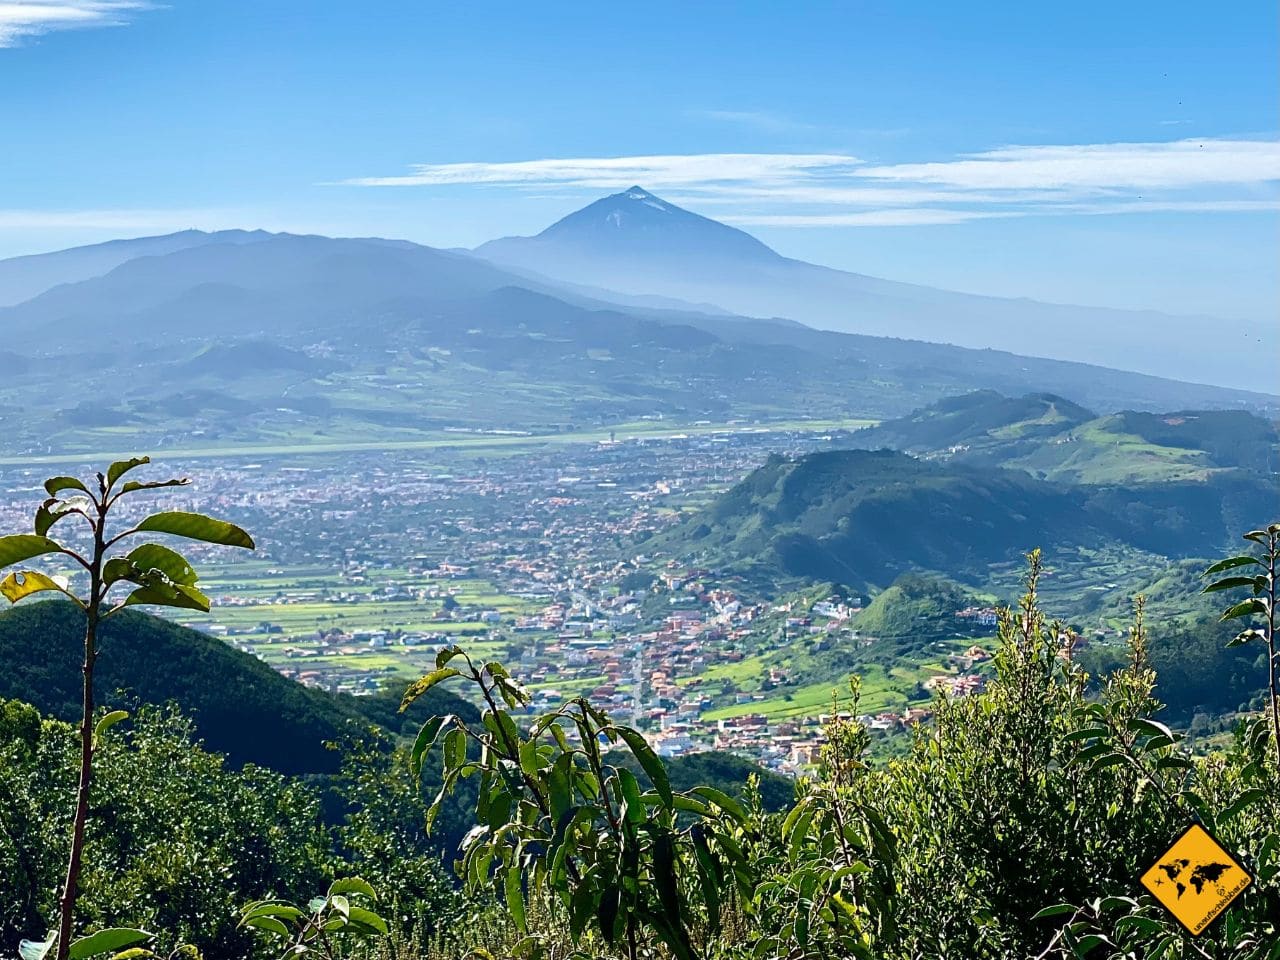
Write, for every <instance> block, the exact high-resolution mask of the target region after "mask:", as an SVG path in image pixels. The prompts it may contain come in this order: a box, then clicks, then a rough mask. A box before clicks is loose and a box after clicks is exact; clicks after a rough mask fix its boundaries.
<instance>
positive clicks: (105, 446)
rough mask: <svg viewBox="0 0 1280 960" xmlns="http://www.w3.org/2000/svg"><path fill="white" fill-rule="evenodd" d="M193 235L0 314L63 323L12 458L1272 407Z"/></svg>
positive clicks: (15, 390) (309, 243) (13, 424)
mask: <svg viewBox="0 0 1280 960" xmlns="http://www.w3.org/2000/svg"><path fill="white" fill-rule="evenodd" d="M641 207H643V208H644V209H645V210H646V211H647V212H646V213H645V214H644V216H649V215H650V214H652V216H653V217H666V216H668V215H670V216H672V217H683V216H688V217H692V218H694V219H695V220H697V221H699V222H700V225H699V226H697V227H693V228H690V229H691V230H692V231H694V232H698V231H702V230H706V231H709V232H710V234H711V235H712V236H721V233H720V231H729V235H730V237H731V239H729V240H724V241H723V243H722V244H721V245H722V246H723V247H724V248H725V249H726V250H728V251H731V252H732V253H733V254H734V255H735V256H738V257H741V256H745V255H747V253H746V252H744V251H751V250H755V254H754V255H757V256H761V257H766V258H767V257H768V256H771V254H767V253H760V251H759V250H758V249H756V247H755V246H754V245H755V241H750V242H749V243H748V242H747V241H743V240H741V239H739V238H737V237H736V236H735V235H736V234H737V231H732V230H731V228H727V227H722V226H720V225H717V224H714V223H713V222H712V221H705V222H703V218H696V217H695V216H694V215H693V214H687V215H685V214H683V213H676V212H674V211H664V210H657V209H654V208H652V207H649V206H647V205H645V204H641ZM640 233H641V234H643V231H640ZM743 236H745V235H743ZM200 238H203V240H202V242H198V243H197V242H195V240H196V239H199V238H192V237H190V236H185V235H183V236H177V237H175V238H173V239H172V243H173V244H175V245H176V246H177V249H173V250H171V251H170V252H167V253H152V252H148V253H146V254H145V255H140V256H136V257H134V258H132V259H129V260H127V261H125V262H124V263H121V264H119V265H117V266H115V267H114V268H112V269H110V270H108V271H107V272H106V273H105V274H103V275H101V276H94V277H89V278H87V279H82V280H78V281H75V282H69V283H64V284H61V285H59V286H56V287H54V288H52V289H49V290H46V291H44V292H43V293H41V294H39V295H37V296H35V297H33V298H31V299H29V300H27V301H25V302H23V303H20V304H17V305H14V306H9V307H0V324H2V325H4V326H5V327H6V328H7V329H17V330H32V331H56V335H55V334H53V333H48V334H46V335H41V336H32V337H28V338H24V339H23V340H22V341H21V342H17V341H15V343H14V344H12V345H11V346H10V347H7V348H6V353H5V354H3V355H0V369H3V370H4V372H5V373H6V376H5V377H3V378H0V429H2V430H4V431H5V432H6V437H7V440H8V449H9V451H10V453H9V455H10V456H21V455H23V454H26V453H33V452H37V451H39V452H41V453H48V452H52V451H58V452H71V451H100V450H115V449H117V448H118V446H119V444H120V442H121V441H120V432H121V431H125V430H127V431H129V432H130V434H131V435H132V441H131V443H130V447H131V448H140V447H146V448H149V449H154V448H156V447H159V446H163V445H173V443H174V442H175V438H180V442H182V443H184V444H186V445H191V438H193V437H194V438H198V440H197V442H198V443H207V442H210V441H216V442H217V443H218V445H220V446H225V445H226V444H229V443H254V442H258V443H263V442H275V441H278V440H279V438H281V437H303V438H307V439H309V440H310V439H314V440H316V441H317V442H343V441H347V440H351V439H358V440H359V441H361V442H368V441H375V440H378V439H379V438H386V439H396V440H410V439H417V438H425V439H434V438H438V437H439V436H441V434H442V431H443V430H444V429H445V428H446V427H467V428H474V429H492V428H494V427H501V428H507V429H522V430H528V431H532V432H535V433H552V432H559V431H563V430H565V429H567V428H574V427H581V426H585V425H606V424H607V425H615V424H621V423H627V422H630V421H636V420H639V419H640V418H643V417H652V416H655V415H660V416H662V417H663V418H665V419H667V420H674V421H677V422H689V421H693V420H699V419H710V420H719V421H725V420H731V419H745V420H776V419H780V418H796V417H809V418H816V419H822V420H829V419H834V418H843V419H859V418H882V417H897V416H901V415H903V414H905V413H907V412H908V411H910V410H911V409H913V408H916V407H919V406H920V405H921V404H925V403H930V402H933V401H935V400H938V399H939V398H942V397H945V396H948V395H952V394H956V393H959V392H963V391H969V390H974V389H991V390H996V391H1000V392H1002V393H1024V392H1026V391H1028V390H1048V391H1052V392H1054V393H1057V394H1067V395H1070V396H1071V397H1073V398H1074V399H1075V400H1077V401H1078V402H1081V403H1085V404H1088V405H1089V406H1091V407H1093V408H1095V409H1100V410H1120V409H1137V410H1162V409H1165V410H1167V409H1170V408H1173V407H1189V406H1198V407H1205V408H1209V407H1217V406H1224V407H1248V408H1252V409H1267V408H1273V407H1276V406H1280V400H1277V399H1276V398H1274V397H1269V396H1267V395H1265V394H1259V393H1250V392H1247V391H1243V390H1232V389H1225V388H1218V387H1205V386H1197V385H1193V384H1185V383H1179V382H1177V381H1171V380H1164V379H1160V378H1155V377H1149V376H1145V375H1141V374H1133V373H1126V372H1123V371H1118V370H1108V369H1104V368H1100V367H1090V366H1084V365H1081V364H1072V363H1065V362H1061V361H1054V360H1038V359H1033V358H1029V357H1018V356H1015V355H1013V354H1009V353H1004V352H999V351H994V350H971V349H964V348H958V347H953V346H947V345H942V344H932V343H923V342H917V341H910V340H902V339H897V338H891V337H866V336H858V335H851V334H841V333H834V332H828V331H821V330H814V329H811V328H809V327H805V326H803V325H801V324H799V323H796V322H794V321H776V320H761V319H751V318H745V317H737V316H732V315H725V314H716V313H702V312H699V311H698V310H696V309H695V308H693V307H692V306H689V307H687V308H681V309H667V308H664V307H658V306H654V305H653V304H652V303H650V302H648V301H645V302H643V303H642V302H639V300H644V298H638V299H637V298H627V299H630V300H631V303H629V304H621V303H617V302H611V301H608V300H604V299H595V298H593V297H591V296H588V295H587V294H585V293H584V292H583V290H582V289H581V288H574V289H567V288H564V287H563V286H559V285H557V284H555V283H553V282H551V281H547V280H540V279H538V278H537V277H534V276H531V275H529V274H528V273H527V272H512V271H508V270H505V269H503V268H501V267H499V266H497V265H495V264H493V263H491V262H489V261H486V260H482V259H478V258H475V257H472V256H469V255H466V254H459V253H454V252H448V251H442V250H434V249H432V248H429V247H421V246H417V245H415V244H410V243H405V242H400V241H388V240H380V239H341V238H339V239H333V238H327V237H315V236H305V237H304V236H293V235H289V234H268V235H263V234H259V233H253V234H235V235H234V236H224V235H219V234H202V235H200ZM165 239H166V238H149V239H148V240H147V242H146V244H144V248H145V249H147V250H152V249H154V247H155V244H156V243H158V242H159V241H162V240H165ZM237 240H238V242H237ZM722 240H723V237H722ZM747 240H748V241H749V240H750V238H747ZM139 242H140V243H141V241H139ZM184 244H185V245H184ZM148 245H149V246H148ZM8 262H11V261H8ZM0 266H2V264H0ZM68 383H74V384H76V387H77V389H76V390H74V391H68V390H67V389H66V385H67V384H68Z"/></svg>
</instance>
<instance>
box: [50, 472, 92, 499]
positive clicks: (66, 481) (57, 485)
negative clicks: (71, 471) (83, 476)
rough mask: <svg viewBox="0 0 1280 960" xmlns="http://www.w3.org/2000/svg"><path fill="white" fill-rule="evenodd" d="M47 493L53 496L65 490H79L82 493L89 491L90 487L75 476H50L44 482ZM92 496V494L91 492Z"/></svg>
mask: <svg viewBox="0 0 1280 960" xmlns="http://www.w3.org/2000/svg"><path fill="white" fill-rule="evenodd" d="M44 489H45V493H47V494H49V496H51V497H56V496H57V495H58V494H59V493H61V492H62V491H63V490H79V491H80V492H81V493H89V488H88V487H86V486H85V485H84V484H83V483H81V482H80V481H79V480H77V479H76V478H75V477H50V478H49V479H48V480H46V481H45V482H44ZM89 495H90V496H92V494H89Z"/></svg>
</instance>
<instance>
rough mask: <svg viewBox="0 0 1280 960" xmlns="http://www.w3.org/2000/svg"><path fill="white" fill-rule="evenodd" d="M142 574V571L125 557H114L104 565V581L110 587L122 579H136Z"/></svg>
mask: <svg viewBox="0 0 1280 960" xmlns="http://www.w3.org/2000/svg"><path fill="white" fill-rule="evenodd" d="M141 576H142V571H141V570H139V569H138V568H137V567H136V566H134V564H133V562H132V561H130V560H127V559H125V558H124V557H112V558H111V559H110V560H108V561H107V562H106V563H104V564H103V565H102V582H103V584H104V585H105V586H108V587H109V586H111V585H112V584H114V583H119V582H120V581H121V580H136V579H137V578H138V577H141Z"/></svg>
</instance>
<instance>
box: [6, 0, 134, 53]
mask: <svg viewBox="0 0 1280 960" xmlns="http://www.w3.org/2000/svg"><path fill="white" fill-rule="evenodd" d="M153 6H154V4H153V3H151V2H149V0H9V2H5V0H0V47H14V46H17V45H18V44H20V43H21V42H22V41H23V40H25V39H27V38H29V37H34V36H38V35H39V34H42V33H49V32H51V31H53V30H73V29H78V28H85V27H109V26H116V25H118V24H121V23H125V22H126V17H127V15H128V14H130V13H136V12H138V11H140V10H148V9H150V8H151V7H153Z"/></svg>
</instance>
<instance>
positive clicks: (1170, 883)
mask: <svg viewBox="0 0 1280 960" xmlns="http://www.w3.org/2000/svg"><path fill="white" fill-rule="evenodd" d="M1252 882H1253V878H1252V877H1251V876H1249V874H1248V873H1247V872H1246V871H1245V869H1244V867H1242V866H1240V864H1239V863H1238V862H1236V859H1235V858H1234V857H1233V856H1231V854H1229V853H1227V851H1226V850H1224V849H1223V848H1222V844H1220V843H1218V841H1217V840H1215V839H1213V837H1211V836H1210V835H1209V831H1207V830H1205V828H1204V827H1202V826H1200V824H1198V823H1194V824H1192V825H1191V826H1190V827H1188V828H1187V831H1186V832H1185V833H1184V834H1183V835H1182V836H1180V837H1179V838H1178V839H1177V840H1175V841H1174V843H1173V846H1171V847H1170V848H1169V849H1168V850H1167V851H1166V852H1165V853H1164V854H1163V855H1162V856H1161V857H1160V858H1159V859H1157V860H1156V862H1155V863H1154V864H1152V866H1151V869H1150V870H1148V871H1147V872H1146V873H1144V874H1143V875H1142V885H1143V886H1144V887H1146V888H1147V890H1148V891H1149V892H1150V893H1151V895H1152V896H1154V897H1155V898H1156V899H1157V900H1159V901H1160V903H1161V905H1162V906H1163V907H1164V908H1165V909H1166V910H1168V911H1169V912H1170V913H1171V914H1173V918H1174V919H1175V920H1177V921H1178V922H1179V923H1180V924H1182V925H1183V926H1184V927H1185V928H1186V929H1187V932H1188V933H1190V934H1192V935H1193V936H1194V935H1198V934H1200V933H1203V932H1204V930H1205V929H1206V928H1207V927H1208V926H1209V924H1211V923H1212V922H1213V921H1214V918H1216V917H1217V916H1218V914H1220V913H1222V911H1223V910H1225V909H1227V907H1229V906H1230V905H1231V902H1232V901H1233V900H1235V899H1236V897H1238V896H1240V894H1242V893H1243V892H1244V890H1245V888H1246V887H1247V886H1249V884H1250V883H1252Z"/></svg>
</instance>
